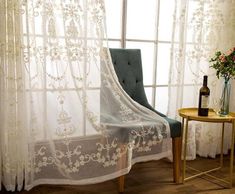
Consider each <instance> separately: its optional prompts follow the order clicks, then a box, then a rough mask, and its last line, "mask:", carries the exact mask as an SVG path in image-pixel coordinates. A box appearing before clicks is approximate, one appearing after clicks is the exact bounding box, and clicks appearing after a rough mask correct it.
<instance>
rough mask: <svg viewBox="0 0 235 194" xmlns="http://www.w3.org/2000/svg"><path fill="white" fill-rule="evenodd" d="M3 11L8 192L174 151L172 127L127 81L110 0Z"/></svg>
mask: <svg viewBox="0 0 235 194" xmlns="http://www.w3.org/2000/svg"><path fill="white" fill-rule="evenodd" d="M0 17H1V20H0V45H1V47H0V103H1V109H0V173H1V174H0V182H1V183H2V185H4V186H5V187H6V189H7V190H11V191H14V190H15V189H17V190H21V189H22V188H23V189H30V188H32V187H34V186H36V185H39V184H90V183H97V182H101V181H105V180H108V179H112V178H115V177H118V176H121V175H123V174H125V173H127V172H128V171H129V170H130V168H131V165H132V164H134V163H135V162H138V161H145V160H150V159H160V158H162V157H167V156H169V155H170V153H171V139H170V135H169V125H168V123H167V122H166V121H165V120H164V119H162V118H161V117H160V116H158V115H156V114H155V113H153V112H152V111H150V110H148V109H146V108H144V107H142V106H140V105H138V104H137V103H135V102H133V101H132V100H131V99H130V97H128V96H127V94H126V93H125V92H124V91H123V90H122V88H121V86H120V85H119V83H118V79H117V77H116V75H115V73H114V69H113V65H112V62H111V59H110V54H109V51H108V49H107V48H108V45H107V40H106V32H105V5H104V2H103V0H63V1H60V0H55V1H51V0H30V1H27V0H19V1H15V0H0ZM0 187H1V184H0Z"/></svg>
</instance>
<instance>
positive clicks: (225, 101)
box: [220, 79, 231, 116]
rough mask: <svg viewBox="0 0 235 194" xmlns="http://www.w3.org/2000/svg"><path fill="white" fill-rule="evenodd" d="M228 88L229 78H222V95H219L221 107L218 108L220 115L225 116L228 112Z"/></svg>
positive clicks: (229, 85) (229, 86) (229, 88)
mask: <svg viewBox="0 0 235 194" xmlns="http://www.w3.org/2000/svg"><path fill="white" fill-rule="evenodd" d="M230 90H231V84H230V81H229V79H225V80H224V85H223V90H222V95H221V99H220V100H221V108H220V115H221V116H226V115H228V114H229V99H230Z"/></svg>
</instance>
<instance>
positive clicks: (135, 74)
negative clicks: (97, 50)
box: [110, 49, 165, 117]
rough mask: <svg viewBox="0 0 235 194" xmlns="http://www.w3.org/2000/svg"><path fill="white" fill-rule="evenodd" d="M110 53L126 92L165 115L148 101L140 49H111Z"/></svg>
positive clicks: (142, 103) (137, 100)
mask: <svg viewBox="0 0 235 194" xmlns="http://www.w3.org/2000/svg"><path fill="white" fill-rule="evenodd" d="M110 54H111V58H112V61H113V65H114V69H115V71H116V74H117V76H118V80H119V82H120V84H121V86H122V88H123V89H124V90H125V92H126V93H127V94H128V95H129V96H130V97H131V98H132V99H133V100H134V101H136V102H138V103H139V104H141V105H143V106H145V107H146V108H149V109H150V110H152V111H154V112H156V113H157V114H159V115H161V116H164V117H165V115H163V114H162V113H160V112H158V111H156V110H154V109H153V108H152V106H151V105H150V104H149V103H148V100H147V97H146V94H145V91H144V84H143V72H142V60H141V52H140V49H110Z"/></svg>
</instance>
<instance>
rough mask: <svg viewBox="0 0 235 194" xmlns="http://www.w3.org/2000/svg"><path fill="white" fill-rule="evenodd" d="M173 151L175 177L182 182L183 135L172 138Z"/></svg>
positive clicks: (178, 181)
mask: <svg viewBox="0 0 235 194" xmlns="http://www.w3.org/2000/svg"><path fill="white" fill-rule="evenodd" d="M172 152H173V177H174V182H175V183H177V184H179V183H181V180H180V175H181V163H182V162H181V152H182V137H175V138H172Z"/></svg>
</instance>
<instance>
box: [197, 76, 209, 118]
mask: <svg viewBox="0 0 235 194" xmlns="http://www.w3.org/2000/svg"><path fill="white" fill-rule="evenodd" d="M207 78H208V77H207V75H204V77H203V86H202V87H201V88H200V91H199V104H198V115H199V116H208V111H209V96H210V89H209V88H208V87H207Z"/></svg>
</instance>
